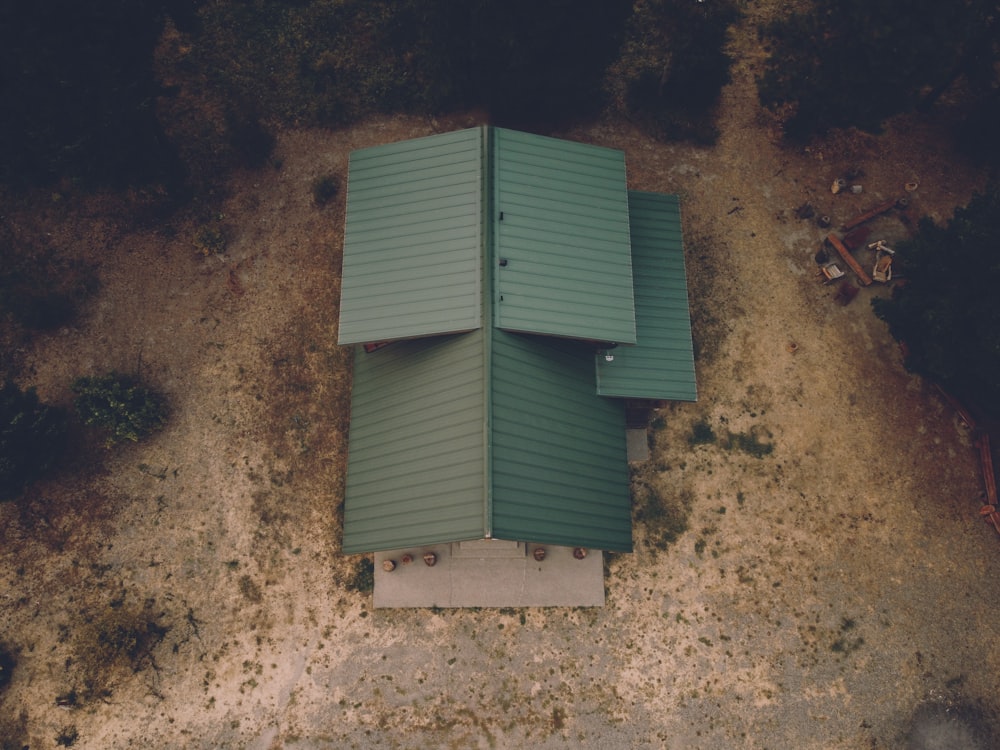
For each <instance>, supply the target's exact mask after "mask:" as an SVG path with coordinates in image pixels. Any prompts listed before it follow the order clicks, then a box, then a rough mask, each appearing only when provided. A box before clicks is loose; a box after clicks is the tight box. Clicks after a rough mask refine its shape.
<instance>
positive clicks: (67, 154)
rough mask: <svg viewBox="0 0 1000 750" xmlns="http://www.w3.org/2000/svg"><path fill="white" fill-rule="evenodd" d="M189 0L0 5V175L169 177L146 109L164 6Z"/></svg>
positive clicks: (94, 179) (185, 6) (99, 179)
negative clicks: (0, 104)
mask: <svg viewBox="0 0 1000 750" xmlns="http://www.w3.org/2000/svg"><path fill="white" fill-rule="evenodd" d="M193 8H194V3H193V0H89V1H88V2H76V1H75V0H36V1H35V2H28V3H4V4H2V6H0V97H2V99H0V100H2V102H3V105H2V107H0V177H2V178H3V179H4V180H6V181H9V182H10V181H16V182H45V181H47V180H51V179H53V178H55V177H57V176H70V177H73V178H75V179H79V180H83V181H85V182H88V183H96V184H113V185H118V184H122V183H125V184H127V183H131V182H146V181H149V180H152V179H162V178H165V177H175V176H176V170H177V168H178V163H177V161H176V157H175V156H174V154H173V151H172V149H171V148H170V144H169V143H168V142H167V140H166V138H165V137H164V135H163V131H162V129H161V128H160V124H159V121H158V120H157V117H156V112H155V101H156V97H157V96H158V95H159V94H161V93H162V91H161V89H160V88H159V86H158V84H157V82H156V78H155V76H154V74H153V50H154V48H155V46H156V43H157V41H158V39H159V36H160V32H161V30H162V28H163V20H164V17H165V14H166V13H167V12H168V11H169V12H172V13H173V14H174V15H176V16H177V18H180V19H189V18H191V17H193V16H192V11H193Z"/></svg>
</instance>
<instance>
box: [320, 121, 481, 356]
mask: <svg viewBox="0 0 1000 750" xmlns="http://www.w3.org/2000/svg"><path fill="white" fill-rule="evenodd" d="M483 149H484V131H483V129H482V128H473V129H471V130H459V131H456V132H453V133H444V134H442V135H433V136H429V137H426V138H417V139H414V140H409V141H402V142H400V143H391V144H388V145H384V146H376V147H374V148H367V149H362V150H360V151H355V152H354V153H352V154H351V162H350V167H349V169H348V188H347V219H346V229H345V233H344V268H343V278H342V282H341V301H340V337H339V341H340V343H341V344H353V343H364V342H374V341H387V340H392V339H402V338H412V337H416V336H428V335H434V334H440V333H453V332H456V331H469V330H473V329H475V328H478V327H479V326H480V325H481V317H480V310H481V306H482V304H481V302H482V293H481V290H480V288H479V281H480V278H481V269H480V263H481V259H482V255H483V252H482V236H483V232H482V208H481V206H482V196H483Z"/></svg>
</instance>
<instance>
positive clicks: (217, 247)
mask: <svg viewBox="0 0 1000 750" xmlns="http://www.w3.org/2000/svg"><path fill="white" fill-rule="evenodd" d="M194 246H195V248H197V250H198V252H199V253H201V254H202V255H204V256H209V255H223V254H225V252H226V248H227V247H228V246H229V238H228V237H227V236H226V230H225V229H224V228H223V227H222V226H221V225H219V224H208V225H206V226H203V227H201V229H199V230H198V231H197V233H196V234H195V236H194Z"/></svg>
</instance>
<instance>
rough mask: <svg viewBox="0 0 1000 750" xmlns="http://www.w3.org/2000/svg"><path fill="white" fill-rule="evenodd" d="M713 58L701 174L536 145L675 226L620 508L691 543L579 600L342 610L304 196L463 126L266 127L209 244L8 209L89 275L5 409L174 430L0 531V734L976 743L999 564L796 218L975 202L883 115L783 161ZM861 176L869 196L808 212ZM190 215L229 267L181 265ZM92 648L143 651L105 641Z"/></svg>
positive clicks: (625, 127) (332, 351) (996, 664)
mask: <svg viewBox="0 0 1000 750" xmlns="http://www.w3.org/2000/svg"><path fill="white" fill-rule="evenodd" d="M738 51H739V52H741V61H740V63H739V64H738V66H737V69H736V71H735V77H734V82H733V84H732V85H731V86H729V87H728V88H727V89H726V91H725V93H724V99H723V102H722V105H721V114H720V125H721V129H722V136H721V139H720V141H719V143H718V144H717V145H716V146H715V147H713V148H697V147H693V146H688V145H677V144H661V143H657V142H654V141H652V140H650V139H649V138H647V137H646V136H644V135H643V134H642V133H641V132H639V131H638V130H636V129H635V128H633V127H632V126H631V125H630V124H628V123H626V122H624V121H621V120H618V119H614V120H610V119H609V120H606V121H602V122H600V123H598V124H595V125H592V126H588V127H582V128H579V129H576V130H573V131H570V132H564V133H555V134H554V135H559V136H562V137H568V138H572V139H577V140H582V141H586V142H591V143H597V144H601V145H605V146H611V147H615V148H621V149H624V150H625V152H626V158H627V163H628V167H629V179H630V187H632V188H636V189H643V190H653V191H661V192H675V193H678V194H680V195H681V196H682V207H683V212H684V230H685V236H686V247H687V263H688V274H689V278H690V294H691V305H692V312H693V319H694V333H695V338H696V343H697V348H698V359H697V368H698V386H699V394H700V398H699V401H698V402H697V403H694V404H674V405H671V406H668V407H666V408H664V409H662V410H660V411H659V412H658V413H657V414H656V415H655V419H654V420H653V423H652V426H651V428H650V440H651V444H652V455H651V459H650V461H649V462H648V463H647V464H646V465H644V466H642V467H640V468H638V469H637V472H636V477H635V485H636V487H637V488H641V489H642V490H643V494H642V497H641V499H642V500H643V502H649V499H650V497H659V498H660V499H661V501H662V503H663V505H664V506H665V507H666V508H667V509H668V512H673V513H675V514H676V513H681V515H683V512H687V511H689V513H690V516H689V528H688V530H687V531H686V532H684V533H682V534H681V535H680V536H679V538H678V539H677V540H676V542H674V543H672V544H669V545H665V544H663V543H662V542H660V541H659V540H658V539H657V538H656V537H655V536H654V535H652V534H649V533H647V527H646V526H645V525H644V524H640V525H638V526H637V528H636V534H637V547H636V551H635V553H634V554H631V555H621V556H616V557H614V558H612V559H609V562H608V565H607V568H608V572H607V592H608V602H607V606H606V607H604V608H603V609H597V610H583V609H530V610H481V611H471V610H459V611H436V610H434V611H432V610H403V611H373V610H372V609H371V606H370V596H369V595H365V594H360V593H357V592H354V591H352V590H350V589H349V588H348V587H347V586H346V582H347V580H348V579H349V578H350V577H351V575H352V574H353V570H354V566H355V563H356V560H355V559H347V558H344V557H343V556H342V555H341V554H340V552H339V544H340V540H339V534H340V527H339V517H340V514H339V505H340V503H341V500H342V487H343V475H344V458H345V451H346V434H347V433H346V430H347V424H348V400H347V398H348V392H349V385H350V356H349V354H348V352H347V351H346V350H344V349H342V348H340V347H338V346H337V345H336V343H335V341H336V323H337V303H338V291H339V279H338V273H339V262H340V250H341V238H342V231H343V218H344V196H343V194H341V195H340V196H339V197H338V198H337V199H336V200H335V201H334V203H332V204H330V205H329V206H327V207H324V208H318V207H316V206H315V205H314V204H313V201H312V192H311V184H312V181H313V180H314V179H315V178H316V177H319V176H321V175H325V174H336V175H339V176H340V177H341V178H345V177H346V166H347V158H348V154H349V152H350V151H351V150H353V149H356V148H361V147H364V146H369V145H374V144H378V143H383V142H387V141H394V140H399V139H402V138H408V137H413V136H418V135H423V134H427V133H431V132H439V131H445V130H450V129H453V128H456V127H464V126H468V125H472V124H475V123H476V122H478V121H479V120H478V119H477V117H476V116H475V115H469V116H457V117H452V118H448V119H441V120H435V121H427V120H423V119H408V118H402V117H392V118H383V119H375V120H372V121H369V122H366V123H363V124H361V125H358V126H356V127H353V128H350V129H347V130H342V131H336V132H326V131H293V132H285V133H282V134H281V136H280V139H279V143H278V147H277V151H276V153H275V166H273V167H272V168H268V169H265V170H261V171H259V172H253V173H244V174H237V175H234V176H233V177H232V179H231V180H230V181H229V183H228V192H227V197H226V199H225V201H224V203H223V206H222V210H221V216H216V217H211V218H206V217H205V216H202V217H201V218H200V219H196V218H194V216H195V214H196V213H197V212H191V214H190V215H184V216H178V217H175V218H173V219H171V220H170V221H169V222H168V223H166V224H155V223H147V224H142V223H137V222H136V221H134V214H133V213H132V212H131V210H130V204H129V203H128V202H127V201H125V200H123V199H122V198H121V197H119V196H96V197H95V196H90V197H88V196H83V195H76V194H74V193H72V192H71V191H70V192H68V193H67V194H65V195H64V196H63V197H62V199H61V200H58V201H53V200H52V199H51V197H50V196H48V195H46V196H34V197H30V196H29V197H28V198H26V199H24V200H20V201H18V202H17V203H16V204H15V203H13V202H11V205H10V207H9V209H8V210H6V211H5V214H6V217H5V220H6V221H7V222H8V223H9V225H10V226H12V227H14V228H15V229H16V233H17V234H18V236H22V237H27V236H31V237H36V238H44V239H45V241H46V242H47V243H49V244H50V245H51V246H53V247H56V248H59V249H60V250H61V251H62V252H64V253H68V254H70V255H72V256H73V257H76V258H79V259H80V260H81V261H85V262H87V263H91V264H93V265H94V266H95V267H96V269H97V274H98V276H99V279H100V290H99V292H98V293H97V294H96V295H95V296H94V297H93V298H92V300H91V301H90V302H89V303H88V304H87V306H86V308H85V310H84V311H83V314H82V315H81V316H80V317H79V319H78V320H77V321H76V322H75V323H74V325H73V326H71V327H69V328H67V329H64V330H61V331H58V332H56V333H53V334H52V335H46V336H40V337H37V338H35V339H33V340H31V341H27V342H22V344H21V349H20V351H18V352H16V356H17V358H18V359H19V361H20V362H21V363H22V373H23V375H22V378H21V383H22V385H35V386H37V388H38V391H39V395H40V396H41V397H42V398H43V399H44V400H47V401H53V402H57V403H64V404H68V403H69V401H70V400H71V393H70V391H69V384H70V382H71V381H72V379H73V378H74V377H77V376H80V375H87V374H96V373H103V372H105V371H108V370H111V369H117V370H119V371H123V372H136V371H138V372H140V373H141V375H142V376H143V378H144V379H146V380H147V381H148V382H149V383H150V384H152V385H154V386H156V387H157V388H160V389H162V390H163V391H164V392H165V393H166V394H167V395H168V397H169V400H170V405H171V418H170V421H169V423H168V426H167V427H166V429H164V430H163V431H162V432H160V433H158V434H156V435H155V436H154V437H153V438H151V439H149V440H148V441H146V442H143V443H141V444H139V445H135V446H127V447H124V448H118V449H114V450H111V451H105V450H103V449H102V448H100V447H99V446H95V447H93V448H90V449H88V450H86V451H84V452H83V453H82V454H81V456H80V457H79V458H78V459H77V465H76V466H75V467H74V468H73V470H72V471H67V472H65V474H64V475H63V476H62V477H60V478H57V479H54V480H52V481H49V482H46V483H42V484H40V485H39V486H37V487H36V488H34V489H33V490H32V496H31V497H32V500H31V502H30V503H28V504H27V509H26V510H25V511H23V512H19V511H18V509H17V506H15V505H14V504H11V503H7V504H4V505H3V506H0V529H2V530H0V540H2V545H0V592H2V596H3V617H2V619H0V641H3V642H6V643H8V644H11V645H12V646H14V647H15V649H16V652H17V659H18V665H17V667H16V668H15V670H14V672H13V680H12V682H11V684H10V685H9V686H8V687H7V688H6V690H5V691H4V692H3V694H2V695H0V733H6V734H5V735H3V739H4V741H5V742H8V743H10V746H17V747H20V746H21V744H23V745H30V747H31V748H33V749H35V748H51V747H56V746H57V743H58V742H60V741H61V742H62V743H63V744H65V743H67V742H68V741H69V738H71V737H72V736H73V735H74V733H75V735H76V737H77V739H76V740H75V741H74V744H73V746H74V747H83V748H126V747H151V746H157V747H163V748H210V747H227V748H228V747H232V748H241V747H245V748H283V747H288V748H346V747H359V748H363V747H393V748H410V747H413V748H416V747H455V748H465V747H523V746H526V745H528V744H529V743H530V744H532V745H533V746H536V747H597V746H602V747H615V748H618V747H621V748H625V747H657V748H659V747H669V748H699V747H700V748H729V747H750V748H786V747H796V748H845V749H847V748H859V747H870V748H896V747H907V746H909V744H908V739H907V738H908V733H909V732H910V720H911V716H912V715H913V714H914V712H915V711H917V710H918V709H921V707H926V706H936V705H939V704H940V705H943V706H944V707H945V708H946V709H948V710H954V712H955V713H954V714H946V715H955V716H957V715H958V714H959V713H960V710H959V709H961V711H964V712H966V713H965V714H962V715H973V716H979V715H980V714H983V715H985V716H987V717H989V716H991V715H992V713H993V712H995V711H996V710H997V709H998V704H997V701H996V696H995V688H996V675H997V674H998V673H1000V645H998V644H1000V625H998V621H997V618H996V613H997V611H998V604H1000V597H998V595H997V586H996V582H995V580H993V579H992V576H991V575H990V574H991V572H992V571H993V570H994V569H995V566H996V564H997V562H998V561H1000V539H998V538H997V537H996V534H995V533H994V532H993V531H992V530H991V529H990V528H989V527H987V526H986V525H985V524H983V522H982V521H981V520H980V519H979V518H978V516H977V510H978V501H977V497H978V495H979V492H980V491H981V480H980V477H979V473H978V466H977V462H976V454H975V451H974V450H973V447H972V444H971V439H970V435H969V434H968V432H967V431H966V430H965V429H964V428H963V427H962V426H961V424H960V423H959V421H958V420H957V418H956V417H955V415H954V413H953V412H952V411H951V409H950V408H949V407H948V406H947V405H946V404H945V403H944V402H943V401H942V400H941V399H940V398H939V397H938V396H937V395H936V394H935V392H934V391H933V389H931V388H930V387H928V385H927V384H926V383H924V382H922V381H921V380H919V379H918V378H916V377H914V376H912V375H909V374H907V373H906V372H905V371H904V370H903V368H902V364H901V357H900V354H899V351H898V349H897V347H896V345H895V343H894V342H893V341H892V340H891V338H890V337H889V335H888V333H887V331H886V330H885V327H884V325H883V324H882V323H880V322H879V321H878V320H877V319H875V317H874V316H873V315H872V312H871V309H870V306H869V299H870V298H871V297H872V296H873V295H878V294H886V293H887V290H886V289H884V288H882V287H879V288H869V289H863V290H861V292H860V293H859V294H858V297H857V298H856V299H855V300H854V301H853V302H852V303H851V304H849V305H846V306H842V305H839V304H837V302H836V301H835V300H834V299H833V296H834V293H835V290H836V287H835V286H823V285H822V284H820V283H819V281H818V280H817V278H816V276H815V273H816V264H815V262H814V260H813V256H814V254H815V253H816V251H817V250H818V249H819V246H820V241H821V239H822V237H823V236H824V235H825V233H826V230H822V229H820V228H819V227H817V225H816V224H815V222H814V221H812V220H803V219H799V218H797V217H796V213H795V209H796V208H797V207H799V206H801V205H802V204H804V203H806V202H809V203H811V204H812V205H813V206H814V207H815V209H816V211H817V213H818V214H828V215H829V216H831V217H832V218H833V221H834V225H835V226H837V225H839V224H840V223H842V222H843V221H845V220H847V219H848V218H850V217H851V216H854V215H856V214H857V213H859V212H861V211H862V210H864V209H865V208H867V207H868V206H870V205H873V204H875V203H878V202H879V201H881V200H884V199H886V198H890V197H895V196H899V195H902V191H903V185H904V183H907V182H918V183H919V188H918V189H917V190H916V191H915V192H913V193H912V194H910V198H911V199H912V201H913V204H914V206H915V211H914V212H913V213H912V215H911V216H910V217H905V216H902V215H901V214H899V213H898V212H894V213H892V214H890V215H888V216H887V217H885V218H882V219H879V220H877V221H876V222H873V228H874V231H875V235H876V236H878V237H885V238H887V239H889V240H891V241H894V240H897V239H899V238H901V237H903V236H905V234H906V233H907V231H908V229H909V227H908V226H907V224H906V223H905V222H904V221H903V220H902V219H904V218H909V220H910V221H912V216H916V215H919V214H929V215H930V216H932V217H934V218H935V219H938V220H944V219H946V218H947V217H948V216H949V215H950V213H951V211H952V209H953V208H954V206H956V205H959V204H963V203H965V202H966V201H967V200H968V198H969V197H970V195H971V194H972V192H973V190H975V189H977V188H979V187H981V186H982V185H983V182H984V179H985V174H984V172H983V171H982V169H980V168H979V167H978V166H977V165H975V164H970V163H968V162H966V161H963V160H962V159H961V158H959V157H958V156H956V155H955V153H954V151H953V149H952V148H951V146H950V144H948V143H946V142H944V141H943V140H942V138H941V136H940V135H939V132H938V129H936V128H935V126H934V124H933V123H930V124H927V123H919V122H917V121H915V120H910V119H906V118H903V119H900V120H898V121H896V122H894V123H892V125H891V127H890V128H889V129H888V131H887V132H886V134H884V135H882V136H879V137H875V136H870V135H863V134H856V133H847V134H838V135H836V136H834V137H831V138H829V139H827V140H824V141H822V142H817V143H815V144H813V146H812V147H810V148H809V149H807V150H802V149H792V148H789V147H786V146H782V145H780V144H779V143H778V140H777V137H776V127H775V125H774V123H773V122H772V121H771V119H770V118H769V117H767V116H765V115H763V114H762V113H761V112H760V111H759V109H758V107H757V106H756V103H755V99H754V94H753V87H752V80H753V75H754V72H755V66H756V65H758V64H759V59H758V55H759V53H756V52H754V51H753V50H749V49H747V50H738ZM853 168H857V169H860V170H861V172H862V175H861V176H860V177H858V178H857V180H856V181H857V182H858V183H859V184H862V185H863V188H864V192H862V193H861V194H860V195H853V194H849V193H848V194H840V195H833V194H831V192H830V189H829V186H830V184H831V182H832V181H833V180H834V179H835V178H837V177H839V176H842V175H843V174H845V173H846V172H847V171H849V170H851V169H853ZM206 223H209V224H211V225H221V226H224V227H225V228H226V229H227V231H228V233H229V241H228V246H227V248H226V249H225V251H224V253H222V254H211V253H210V254H208V255H204V254H202V253H200V252H198V250H197V249H196V237H197V233H198V230H199V229H200V228H201V227H202V226H204V225H205V224H206ZM866 253H867V251H859V253H858V256H859V258H861V259H862V261H863V263H864V264H865V265H868V264H869V263H870V258H869V256H868V255H867V254H866ZM791 344H795V346H794V347H792V346H790V345H791ZM791 349H794V351H790V350H791ZM696 425H701V432H698V433H697V435H698V436H699V437H700V438H701V441H700V442H698V441H695V442H697V444H694V445H692V440H691V439H692V436H694V435H695V434H696V433H695V426H696ZM706 427H709V428H711V434H709V433H708V432H707V431H706V430H705V428H706ZM651 523H652V522H651ZM121 623H126V624H128V623H131V627H132V630H131V631H128V628H125V630H126V631H128V632H130V633H132V634H133V635H136V634H138V635H137V636H136V638H135V642H134V643H130V644H127V645H126V647H124V648H120V649H118V650H115V648H114V644H112V646H109V645H108V639H107V633H108V632H109V628H113V627H116V624H121ZM113 632H117V633H119V634H120V633H122V632H123V631H122V629H121V628H119V629H118V630H115V631H113ZM74 692H75V695H74ZM60 703H62V704H70V705H58V704H60ZM921 710H923V709H921ZM4 746H5V747H6V745H4ZM967 746H969V747H974V746H975V745H972V744H969V745H967ZM984 746H985V745H984Z"/></svg>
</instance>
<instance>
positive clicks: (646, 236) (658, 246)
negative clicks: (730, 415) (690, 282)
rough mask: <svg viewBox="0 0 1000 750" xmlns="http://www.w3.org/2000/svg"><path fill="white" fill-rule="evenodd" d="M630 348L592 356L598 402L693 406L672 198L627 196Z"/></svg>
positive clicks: (694, 396) (681, 258)
mask: <svg viewBox="0 0 1000 750" xmlns="http://www.w3.org/2000/svg"><path fill="white" fill-rule="evenodd" d="M628 196H629V217H630V220H631V235H632V270H633V277H634V280H633V285H634V288H635V315H636V333H637V338H638V342H637V343H636V345H635V346H620V347H617V348H616V349H612V350H610V351H609V352H608V353H609V354H610V356H612V357H613V360H612V361H610V362H609V361H607V359H606V357H605V356H604V354H603V353H598V356H597V392H598V393H600V394H601V395H602V396H622V397H630V398H648V399H670V400H676V401H696V400H697V399H698V389H697V386H696V384H695V374H694V349H693V346H692V342H691V315H690V310H689V307H688V291H687V274H686V273H685V270H684V246H683V243H682V239H681V212H680V201H679V199H678V198H677V196H676V195H661V194H658V193H640V192H630V193H629V194H628Z"/></svg>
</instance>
